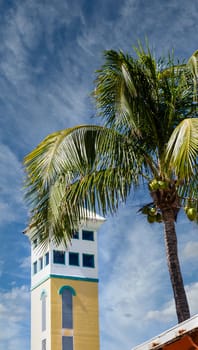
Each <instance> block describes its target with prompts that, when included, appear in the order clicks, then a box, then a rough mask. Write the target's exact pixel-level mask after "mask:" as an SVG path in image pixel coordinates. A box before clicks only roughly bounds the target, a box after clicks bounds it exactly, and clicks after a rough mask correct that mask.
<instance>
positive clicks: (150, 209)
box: [141, 205, 162, 224]
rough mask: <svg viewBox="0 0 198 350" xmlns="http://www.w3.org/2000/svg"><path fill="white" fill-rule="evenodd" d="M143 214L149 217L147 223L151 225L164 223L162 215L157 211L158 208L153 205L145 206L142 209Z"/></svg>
mask: <svg viewBox="0 0 198 350" xmlns="http://www.w3.org/2000/svg"><path fill="white" fill-rule="evenodd" d="M141 212H142V214H144V215H147V221H148V222H149V223H150V224H153V223H154V222H158V223H160V222H162V215H161V213H160V212H159V211H158V210H157V208H156V207H155V206H154V205H152V206H150V205H145V206H144V207H143V208H142V209H141Z"/></svg>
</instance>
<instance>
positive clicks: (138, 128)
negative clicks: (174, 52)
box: [24, 45, 198, 322]
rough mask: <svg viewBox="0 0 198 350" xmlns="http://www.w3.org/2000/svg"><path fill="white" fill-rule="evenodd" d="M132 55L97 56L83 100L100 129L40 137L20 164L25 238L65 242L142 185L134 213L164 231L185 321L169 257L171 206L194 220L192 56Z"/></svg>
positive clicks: (197, 132)
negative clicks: (182, 59) (145, 195)
mask: <svg viewBox="0 0 198 350" xmlns="http://www.w3.org/2000/svg"><path fill="white" fill-rule="evenodd" d="M136 54H137V57H136V58H133V57H131V56H129V55H127V54H124V53H122V52H120V51H118V52H117V51H112V50H110V51H107V52H105V62H104V64H103V65H102V67H101V69H100V70H98V71H97V77H96V81H95V84H96V87H95V91H94V93H93V95H94V98H95V101H96V107H97V110H98V116H99V117H101V120H102V121H103V123H101V125H80V126H76V127H74V128H70V129H65V130H61V131H58V132H55V133H53V134H51V135H49V136H48V137H47V138H46V139H44V141H42V142H41V143H40V144H39V145H38V146H37V147H36V149H35V150H33V151H32V152H31V153H30V154H29V155H27V156H26V158H25V160H24V165H25V170H26V174H27V176H26V198H27V201H28V204H29V205H30V209H31V210H30V223H29V226H28V228H27V230H29V232H30V233H31V235H33V236H34V235H36V236H39V237H40V239H41V242H45V241H46V240H47V239H49V237H50V239H53V240H54V241H55V242H56V243H57V244H59V243H60V242H64V243H65V244H66V245H67V244H68V243H69V241H70V239H71V237H72V233H73V230H74V229H75V228H76V227H77V226H78V225H79V223H80V221H81V220H86V216H87V215H88V212H90V211H91V212H92V213H93V215H94V213H96V211H99V212H101V213H102V214H103V215H106V214H107V213H108V212H110V213H114V212H116V211H117V210H118V208H119V204H120V203H121V202H123V201H125V200H126V198H127V196H128V195H129V193H130V191H131V190H132V189H133V190H136V189H137V188H138V187H139V186H141V185H142V184H146V185H147V187H145V190H148V191H149V193H150V196H151V199H152V202H151V203H149V204H147V205H144V206H143V207H142V208H140V212H142V214H143V215H146V216H147V218H148V221H149V222H154V221H155V222H156V221H157V222H160V223H162V224H163V226H164V239H165V247H166V255H167V263H168V269H169V273H170V279H171V284H172V288H173V293H174V299H175V304H176V312H177V317H178V321H179V322H181V321H184V320H185V319H187V318H189V317H190V312H189V306H188V301H187V298H186V294H185V289H184V284H183V279H182V274H181V270H180V264H179V259H178V251H177V236H176V231H175V221H176V219H177V215H178V212H179V211H180V208H181V207H184V208H185V211H186V214H187V216H188V217H189V219H190V220H197V218H198V214H197V212H198V208H197V206H198V200H197V188H198V186H197V185H198V163H197V159H198V118H197V116H196V104H197V96H196V82H197V77H198V75H197V61H196V59H197V52H195V53H194V54H193V55H192V57H191V59H190V60H189V61H188V63H187V64H184V63H183V64H179V63H178V62H177V64H176V65H175V64H174V59H173V57H172V56H170V55H169V57H168V59H167V60H164V59H160V60H159V61H156V60H155V59H154V57H153V55H152V53H151V52H150V50H149V49H147V50H144V49H143V48H142V46H141V45H140V46H139V47H138V48H136Z"/></svg>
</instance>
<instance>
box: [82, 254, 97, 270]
mask: <svg viewBox="0 0 198 350" xmlns="http://www.w3.org/2000/svg"><path fill="white" fill-rule="evenodd" d="M83 266H84V267H94V255H93V254H83Z"/></svg>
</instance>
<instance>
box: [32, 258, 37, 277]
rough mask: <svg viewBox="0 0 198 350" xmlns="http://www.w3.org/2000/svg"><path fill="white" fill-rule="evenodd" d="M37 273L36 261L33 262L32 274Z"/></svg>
mask: <svg viewBox="0 0 198 350" xmlns="http://www.w3.org/2000/svg"><path fill="white" fill-rule="evenodd" d="M35 273H37V261H35V262H34V263H33V274H34V275H35Z"/></svg>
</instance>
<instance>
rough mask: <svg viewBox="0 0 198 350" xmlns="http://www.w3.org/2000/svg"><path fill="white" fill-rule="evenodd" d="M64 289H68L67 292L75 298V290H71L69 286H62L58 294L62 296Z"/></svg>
mask: <svg viewBox="0 0 198 350" xmlns="http://www.w3.org/2000/svg"><path fill="white" fill-rule="evenodd" d="M65 289H68V290H69V291H70V292H71V294H72V295H73V296H76V291H75V289H74V288H72V287H71V286H62V287H61V288H60V289H59V291H58V294H62V293H63V291H64V290H65Z"/></svg>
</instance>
